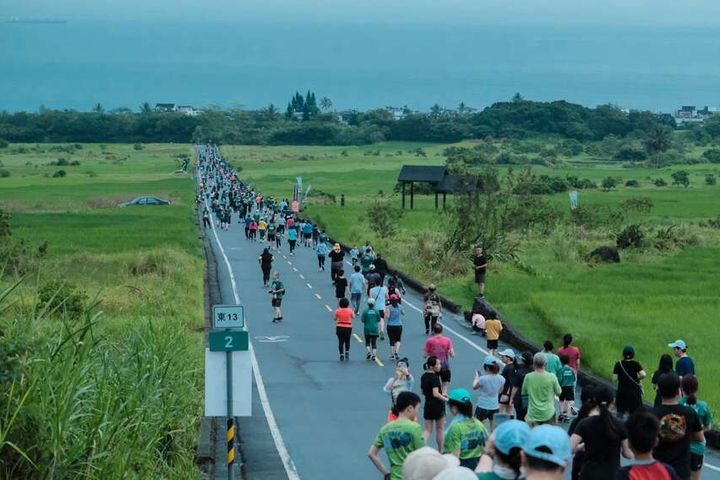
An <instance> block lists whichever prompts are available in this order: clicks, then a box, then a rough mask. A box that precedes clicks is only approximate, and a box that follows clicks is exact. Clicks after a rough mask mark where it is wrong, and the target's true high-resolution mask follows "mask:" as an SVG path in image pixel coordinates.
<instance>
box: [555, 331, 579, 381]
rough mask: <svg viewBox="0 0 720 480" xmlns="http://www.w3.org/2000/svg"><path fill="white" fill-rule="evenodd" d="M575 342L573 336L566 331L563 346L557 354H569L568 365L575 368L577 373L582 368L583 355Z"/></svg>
mask: <svg viewBox="0 0 720 480" xmlns="http://www.w3.org/2000/svg"><path fill="white" fill-rule="evenodd" d="M572 343H573V336H572V335H571V334H569V333H566V334H565V335H564V336H563V347H562V348H558V351H557V354H558V357H559V356H560V355H567V357H568V365H569V366H570V368H572V369H573V370H575V373H577V372H578V370H580V357H581V356H582V355H581V353H580V349H579V348H578V347H576V346H575V345H573V344H572Z"/></svg>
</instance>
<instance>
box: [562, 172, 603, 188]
mask: <svg viewBox="0 0 720 480" xmlns="http://www.w3.org/2000/svg"><path fill="white" fill-rule="evenodd" d="M565 179H566V180H567V182H568V184H569V185H570V186H571V187H572V188H577V189H578V190H588V189H592V188H597V185H596V184H595V182H593V181H592V180H590V179H589V178H583V179H579V178H578V177H574V176H571V175H568V176H567V177H565Z"/></svg>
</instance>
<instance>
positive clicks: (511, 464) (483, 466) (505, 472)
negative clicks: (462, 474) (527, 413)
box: [476, 420, 530, 480]
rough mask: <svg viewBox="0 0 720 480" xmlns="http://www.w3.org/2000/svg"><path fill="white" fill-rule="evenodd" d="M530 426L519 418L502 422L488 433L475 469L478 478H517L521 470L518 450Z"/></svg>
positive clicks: (493, 479) (507, 479)
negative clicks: (490, 433) (483, 449)
mask: <svg viewBox="0 0 720 480" xmlns="http://www.w3.org/2000/svg"><path fill="white" fill-rule="evenodd" d="M529 435H530V427H528V425H527V423H525V422H521V421H520V420H508V421H507V422H503V423H501V424H500V425H498V427H497V428H496V429H495V431H494V432H493V433H492V435H490V439H489V440H488V442H487V445H485V451H484V452H483V455H482V457H480V464H479V465H478V467H477V469H476V471H477V472H478V476H477V478H478V480H517V479H519V478H520V476H521V474H522V472H521V471H520V465H521V463H522V459H521V455H520V451H521V449H522V446H523V445H524V444H525V442H526V441H527V438H528V436H529Z"/></svg>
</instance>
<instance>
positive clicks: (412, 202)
mask: <svg viewBox="0 0 720 480" xmlns="http://www.w3.org/2000/svg"><path fill="white" fill-rule="evenodd" d="M414 208H415V182H410V210H412V209H414Z"/></svg>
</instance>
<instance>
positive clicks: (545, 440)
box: [498, 425, 572, 468]
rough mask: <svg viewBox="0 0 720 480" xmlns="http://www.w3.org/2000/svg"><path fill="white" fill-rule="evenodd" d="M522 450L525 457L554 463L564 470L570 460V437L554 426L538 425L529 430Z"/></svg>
mask: <svg viewBox="0 0 720 480" xmlns="http://www.w3.org/2000/svg"><path fill="white" fill-rule="evenodd" d="M498 428H500V427H498ZM522 449H523V452H525V455H529V456H531V457H533V458H538V459H540V460H545V461H547V462H551V463H554V464H556V465H558V466H560V467H562V468H566V467H567V466H568V464H569V463H570V460H572V450H571V449H570V437H569V436H568V434H567V433H566V432H565V430H563V429H562V428H560V427H556V426H554V425H540V426H539V427H535V428H533V429H532V430H530V434H529V435H528V438H527V441H526V442H525V444H524V445H523V447H522Z"/></svg>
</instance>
